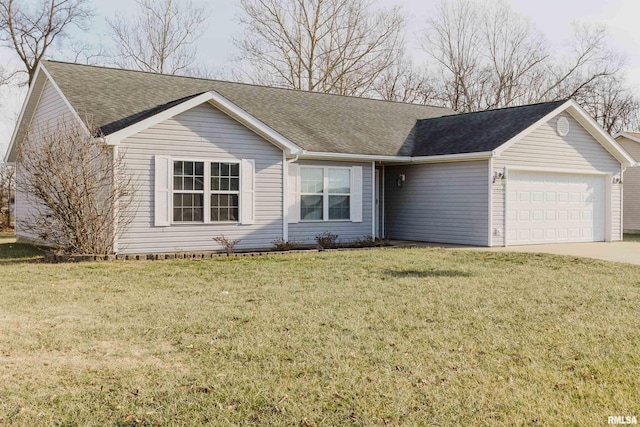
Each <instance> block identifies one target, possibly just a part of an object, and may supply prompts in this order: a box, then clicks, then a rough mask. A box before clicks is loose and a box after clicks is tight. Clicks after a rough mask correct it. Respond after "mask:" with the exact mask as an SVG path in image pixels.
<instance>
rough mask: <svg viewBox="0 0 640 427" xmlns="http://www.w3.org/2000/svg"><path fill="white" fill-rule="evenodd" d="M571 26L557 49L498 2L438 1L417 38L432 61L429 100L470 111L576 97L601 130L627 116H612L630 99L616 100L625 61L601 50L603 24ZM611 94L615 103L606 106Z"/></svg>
mask: <svg viewBox="0 0 640 427" xmlns="http://www.w3.org/2000/svg"><path fill="white" fill-rule="evenodd" d="M574 30H575V31H574V37H573V39H572V40H571V41H570V42H569V43H568V44H567V45H565V49H564V50H558V49H554V48H553V46H552V45H551V44H550V43H549V42H547V41H546V40H545V39H544V38H543V37H542V35H541V34H540V33H539V32H538V31H537V30H536V28H535V27H534V26H533V25H532V24H531V22H529V21H528V20H527V19H525V18H523V17H522V16H521V15H518V14H517V13H516V12H515V11H514V10H513V9H511V8H510V7H509V6H508V5H507V4H506V3H504V2H502V1H497V2H494V3H489V4H487V3H486V2H475V1H472V0H442V1H441V2H440V4H439V8H438V11H437V13H436V15H435V16H434V17H432V18H431V19H429V20H428V22H427V31H426V37H425V41H424V44H423V48H424V50H425V51H426V52H427V53H428V54H429V55H430V56H431V58H432V59H434V60H435V63H436V65H437V67H436V70H435V73H434V74H433V76H432V81H434V82H435V86H436V91H435V97H434V100H435V102H437V103H441V104H443V105H446V106H449V107H451V108H453V109H455V110H457V111H460V112H469V111H478V110H485V109H491V108H500V107H508V106H513V105H522V104H528V103H535V102H543V101H551V100H558V99H566V98H575V99H576V100H577V101H578V102H580V103H581V104H582V105H583V106H584V107H585V108H586V109H587V111H589V112H591V113H593V114H595V115H596V117H598V118H599V120H600V123H601V124H602V125H603V126H604V127H605V128H610V127H611V123H613V122H615V123H624V122H626V121H628V120H627V119H626V118H621V117H616V118H614V117H613V116H611V114H615V115H619V114H627V112H628V111H629V109H630V108H632V106H633V105H637V101H636V100H635V99H636V98H635V96H633V95H630V96H629V97H628V99H627V100H626V101H625V102H622V101H621V98H620V95H621V93H620V91H621V89H622V86H623V84H622V80H621V79H620V78H619V77H618V76H619V75H620V73H621V70H622V67H623V65H624V61H623V60H622V58H621V57H620V56H619V55H617V54H616V53H615V52H613V51H611V50H610V49H609V48H608V46H607V40H606V31H605V29H604V28H602V27H592V26H586V25H575V27H574ZM552 52H553V53H552ZM608 91H613V92H612V93H608ZM614 92H619V93H617V94H615V93H614ZM614 98H615V99H616V105H618V107H616V108H611V107H612V105H608V106H606V105H605V104H607V103H609V104H610V102H609V101H612V100H613V99H614ZM621 102H622V104H624V106H621V105H620V103H621ZM604 110H606V111H607V114H606V115H603V114H602V112H603V111H604ZM614 111H617V112H616V113H614ZM605 116H606V117H605ZM616 126H617V125H616Z"/></svg>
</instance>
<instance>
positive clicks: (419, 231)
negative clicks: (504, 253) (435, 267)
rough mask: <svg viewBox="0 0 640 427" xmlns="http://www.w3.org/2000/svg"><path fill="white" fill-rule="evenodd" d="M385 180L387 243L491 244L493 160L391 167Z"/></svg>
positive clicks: (386, 173) (386, 172)
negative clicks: (408, 241)
mask: <svg viewBox="0 0 640 427" xmlns="http://www.w3.org/2000/svg"><path fill="white" fill-rule="evenodd" d="M400 174H404V175H405V178H406V180H405V181H404V182H403V183H402V187H398V185H397V178H398V176H399V175H400ZM384 175H385V193H384V203H385V231H386V235H387V237H388V238H391V239H403V240H416V241H423V242H438V243H458V244H465V245H479V246H487V245H488V243H489V241H488V239H489V238H488V234H489V201H488V200H489V198H488V191H489V184H488V180H489V165H488V161H485V160H483V161H472V162H455V163H438V164H422V165H406V166H392V167H389V166H387V167H386V168H385V173H384Z"/></svg>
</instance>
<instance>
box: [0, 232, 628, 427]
mask: <svg viewBox="0 0 640 427" xmlns="http://www.w3.org/2000/svg"><path fill="white" fill-rule="evenodd" d="M9 246H11V247H9ZM0 257H1V258H0V269H2V270H1V272H0V274H1V277H2V279H0V280H1V284H0V366H1V368H0V425H25V426H27V425H28V426H30V425H64V426H68V425H115V426H138V425H145V426H152V425H202V424H210V425H223V426H224V425H251V424H256V425H303V426H309V425H318V426H329V425H359V426H369V425H409V426H411V425H439V426H448V425H492V426H511V425H540V426H546V425H580V426H588V425H598V426H599V425H605V424H606V423H607V417H608V416H609V415H636V416H638V415H640V401H639V400H638V398H637V397H638V390H640V356H639V355H638V349H639V348H640V333H638V330H639V326H640V304H638V301H640V267H638V266H632V265H626V264H614V263H606V262H600V261H593V260H587V259H580V258H571V257H558V256H551V255H537V254H509V253H494V252H476V251H456V250H447V249H388V248H387V249H375V250H363V251H348V252H344V251H339V252H323V253H317V252H309V253H302V254H289V255H279V256H272V257H258V258H230V259H228V258H221V259H213V260H200V261H186V260H182V261H166V262H165V261H158V262H152V261H148V262H115V263H106V262H104V263H81V264H56V265H53V264H51V265H50V264H44V263H39V262H37V260H38V258H37V257H38V253H37V251H34V250H30V249H28V248H27V247H24V246H19V245H15V244H8V243H5V244H2V245H0Z"/></svg>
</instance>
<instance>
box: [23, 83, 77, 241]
mask: <svg viewBox="0 0 640 427" xmlns="http://www.w3.org/2000/svg"><path fill="white" fill-rule="evenodd" d="M32 96H33V97H38V96H39V100H38V102H37V105H36V107H35V112H34V113H33V118H32V120H31V123H30V124H29V128H30V132H31V133H30V135H31V138H38V136H39V135H41V134H42V133H43V132H47V130H49V129H53V128H55V126H56V125H57V124H58V122H59V121H61V120H71V119H72V117H73V116H72V114H73V113H72V111H71V110H70V109H69V107H68V106H67V104H66V103H65V101H64V99H63V98H62V97H61V96H60V94H59V93H58V92H57V91H56V89H55V88H54V86H53V85H52V84H51V83H50V82H49V81H48V80H46V81H45V82H44V84H43V85H42V89H41V92H40V93H37V92H36V91H35V90H34V91H33V92H32ZM25 179H27V175H26V174H25V172H24V171H23V170H21V169H20V165H19V163H17V164H16V195H15V218H16V235H17V237H18V239H24V240H33V239H36V236H35V235H34V234H33V233H30V232H29V231H27V230H26V229H25V221H27V219H28V218H29V216H30V215H31V214H32V213H33V207H34V206H37V205H35V204H36V203H37V202H36V201H35V200H33V196H27V195H26V194H24V193H23V192H22V191H21V190H20V188H21V187H22V182H24V181H23V180H25Z"/></svg>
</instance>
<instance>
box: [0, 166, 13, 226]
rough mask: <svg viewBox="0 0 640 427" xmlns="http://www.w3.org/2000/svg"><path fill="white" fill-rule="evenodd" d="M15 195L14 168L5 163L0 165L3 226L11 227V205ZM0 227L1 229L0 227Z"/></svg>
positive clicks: (0, 204)
mask: <svg viewBox="0 0 640 427" xmlns="http://www.w3.org/2000/svg"><path fill="white" fill-rule="evenodd" d="M14 194H15V168H14V167H13V166H11V165H7V164H6V163H2V164H0V212H2V213H3V214H4V215H5V218H4V221H3V222H4V225H5V227H6V228H10V227H11V205H12V204H13V195H14ZM0 227H2V226H1V225H0Z"/></svg>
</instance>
